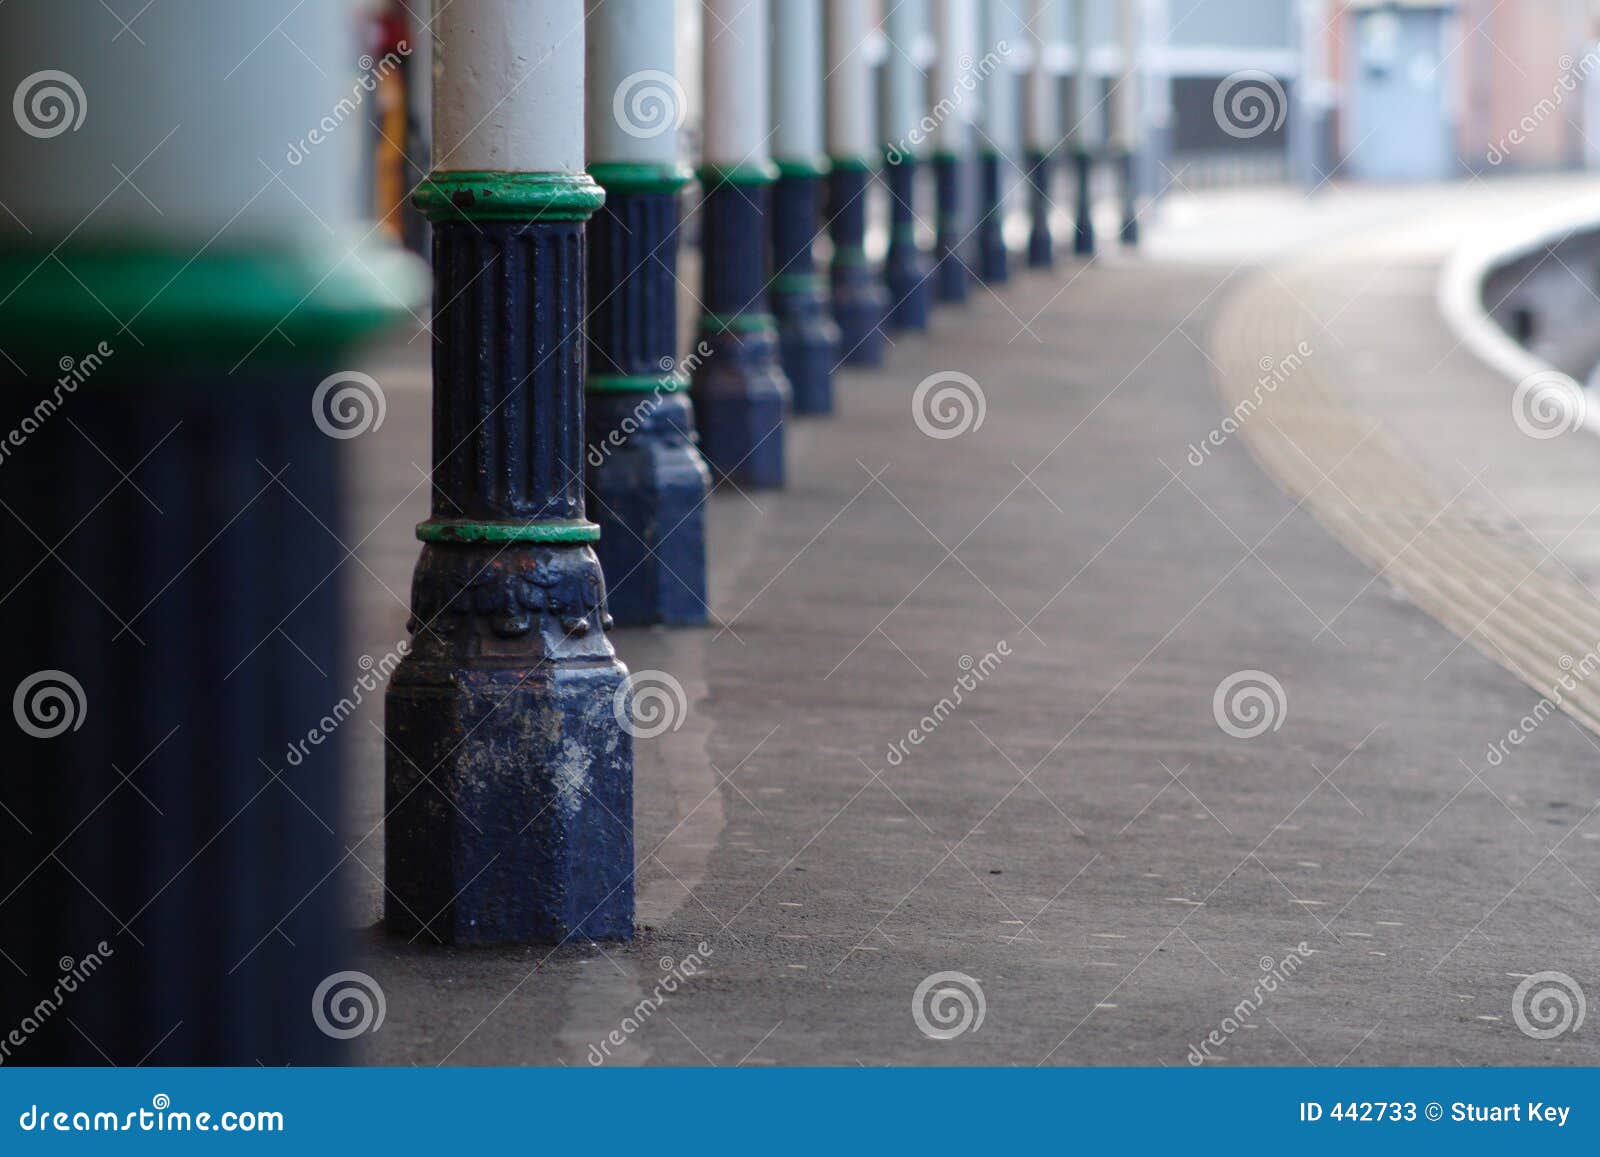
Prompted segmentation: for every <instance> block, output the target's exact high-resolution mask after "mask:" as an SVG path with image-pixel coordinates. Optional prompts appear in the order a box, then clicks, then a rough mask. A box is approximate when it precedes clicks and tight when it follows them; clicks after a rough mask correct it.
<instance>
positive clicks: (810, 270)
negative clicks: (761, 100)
mask: <svg viewBox="0 0 1600 1157" xmlns="http://www.w3.org/2000/svg"><path fill="white" fill-rule="evenodd" d="M772 13H773V21H774V26H773V37H772V156H773V160H774V162H775V163H776V164H777V166H778V182H777V184H776V185H775V186H773V190H772V268H773V274H772V312H773V313H774V315H776V317H777V319H778V338H779V342H780V345H781V349H782V355H783V370H784V373H785V374H787V375H788V378H789V386H790V388H791V389H792V390H793V394H794V411H795V413H797V414H826V413H830V412H831V411H832V410H833V371H834V367H835V366H836V365H837V364H838V362H839V353H840V350H839V342H840V336H839V326H838V324H837V323H836V322H835V321H834V320H833V302H832V298H831V295H830V293H829V291H828V281H827V278H826V276H825V275H824V274H823V273H822V271H820V270H819V269H818V268H817V262H816V257H815V255H814V248H815V242H816V239H817V234H818V233H819V232H820V230H821V211H822V192H823V189H822V186H823V182H824V181H825V180H826V179H827V175H828V168H829V166H828V158H827V149H826V144H825V141H824V137H823V129H822V118H823V113H822V106H823V95H822V89H823V51H822V0H772Z"/></svg>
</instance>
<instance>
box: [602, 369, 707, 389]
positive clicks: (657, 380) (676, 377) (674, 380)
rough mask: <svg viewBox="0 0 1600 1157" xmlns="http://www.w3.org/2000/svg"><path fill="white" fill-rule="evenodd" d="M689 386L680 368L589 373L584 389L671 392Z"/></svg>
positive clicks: (687, 376) (686, 377)
mask: <svg viewBox="0 0 1600 1157" xmlns="http://www.w3.org/2000/svg"><path fill="white" fill-rule="evenodd" d="M688 388H689V375H688V374H686V373H684V372H683V371H681V370H677V371H674V372H672V373H669V374H658V375H654V376H652V375H650V374H590V375H589V379H588V381H586V382H585V383H584V389H586V390H588V391H589V392H590V393H591V394H632V393H643V394H653V393H657V392H659V393H663V394H672V393H676V392H677V391H679V390H687V389H688Z"/></svg>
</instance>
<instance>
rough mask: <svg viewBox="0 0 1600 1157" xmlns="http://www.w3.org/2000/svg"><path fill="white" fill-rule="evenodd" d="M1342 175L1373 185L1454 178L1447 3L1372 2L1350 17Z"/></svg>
mask: <svg viewBox="0 0 1600 1157" xmlns="http://www.w3.org/2000/svg"><path fill="white" fill-rule="evenodd" d="M1351 18H1352V22H1353V23H1352V27H1351V29H1350V32H1351V36H1350V37H1349V39H1348V41H1347V44H1348V49H1347V51H1348V52H1349V53H1350V58H1349V60H1348V67H1347V69H1346V73H1345V76H1346V79H1347V84H1348V86H1349V93H1350V99H1349V105H1348V107H1349V110H1350V131H1349V133H1348V135H1347V137H1346V141H1345V145H1346V148H1348V149H1349V150H1350V153H1349V157H1348V161H1347V165H1346V171H1347V172H1349V173H1350V175H1351V176H1354V177H1357V178H1360V179H1363V180H1371V181H1437V180H1444V179H1447V178H1449V177H1453V176H1456V175H1457V173H1458V169H1459V165H1458V163H1457V161H1456V155H1455V132H1454V126H1453V124H1452V121H1453V117H1452V115H1451V104H1450V94H1451V93H1452V92H1453V91H1454V88H1453V80H1452V68H1453V63H1454V61H1453V58H1449V59H1447V55H1446V54H1447V53H1448V52H1449V48H1448V45H1447V37H1446V33H1447V32H1448V30H1449V28H1450V26H1451V23H1452V21H1453V20H1454V18H1455V7H1454V5H1453V4H1447V3H1440V4H1437V5H1426V4H1423V5H1419V4H1415V3H1409V4H1406V5H1405V6H1403V7H1402V6H1400V5H1397V4H1392V3H1382V4H1371V5H1365V6H1362V7H1359V8H1356V9H1355V10H1353V11H1352V12H1351Z"/></svg>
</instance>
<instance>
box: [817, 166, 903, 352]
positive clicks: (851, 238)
mask: <svg viewBox="0 0 1600 1157" xmlns="http://www.w3.org/2000/svg"><path fill="white" fill-rule="evenodd" d="M871 180H872V174H871V172H870V170H869V169H867V168H865V167H861V166H859V165H854V164H850V165H844V164H839V163H836V164H835V167H834V170H833V172H832V174H830V176H829V178H828V183H829V189H830V192H831V196H832V214H833V229H832V233H833V265H832V266H831V268H830V271H829V273H830V277H831V282H832V286H833V319H834V320H835V321H836V322H838V323H839V346H840V353H841V355H842V357H843V359H844V362H845V364H846V365H852V366H879V365H882V364H883V359H884V355H885V354H886V353H887V352H888V345H889V339H888V336H887V335H886V334H885V333H884V331H883V325H884V322H885V320H886V319H887V318H888V316H889V289H888V286H886V285H885V284H884V281H883V273H882V271H881V270H880V269H879V268H878V267H877V266H876V265H874V264H873V263H872V261H871V259H869V258H868V257H867V251H866V248H865V244H866V228H867V203H866V201H867V187H868V184H869V183H870V182H871Z"/></svg>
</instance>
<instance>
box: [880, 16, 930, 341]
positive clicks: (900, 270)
mask: <svg viewBox="0 0 1600 1157" xmlns="http://www.w3.org/2000/svg"><path fill="white" fill-rule="evenodd" d="M884 33H885V35H886V37H887V39H888V44H889V53H888V56H887V58H886V59H885V62H884V69H885V70H886V72H887V80H888V84H887V90H888V91H887V100H886V102H885V109H884V117H883V123H884V129H885V133H884V136H885V141H884V150H883V151H884V160H885V161H886V162H887V168H886V173H887V176H888V183H889V252H888V254H887V256H886V258H885V262H884V279H885V281H886V282H887V283H888V287H889V303H890V305H889V317H888V323H889V327H890V328H891V329H897V330H912V331H918V330H925V329H927V328H928V312H929V308H930V304H931V301H932V298H933V286H932V284H931V280H932V279H931V274H932V269H933V267H932V263H931V262H930V261H929V259H928V254H927V253H925V252H924V251H923V249H922V246H921V244H920V243H919V242H918V240H917V217H918V215H917V211H916V200H917V175H918V170H919V168H920V167H921V154H922V140H923V134H922V129H921V127H920V118H921V116H922V109H923V108H924V106H925V105H926V103H927V101H926V97H925V95H924V94H925V90H926V87H927V77H926V75H925V74H924V73H923V71H922V67H921V65H920V63H919V59H918V58H919V56H920V55H921V53H922V48H923V44H924V43H925V42H926V40H927V35H928V30H927V11H926V0H900V2H899V3H897V4H895V5H894V6H893V7H891V8H890V9H889V11H888V13H887V14H886V15H885V16H884Z"/></svg>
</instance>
